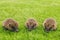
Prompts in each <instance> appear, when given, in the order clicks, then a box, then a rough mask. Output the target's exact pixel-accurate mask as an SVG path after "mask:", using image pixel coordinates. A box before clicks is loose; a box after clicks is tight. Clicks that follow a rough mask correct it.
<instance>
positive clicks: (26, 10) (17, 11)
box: [0, 0, 60, 40]
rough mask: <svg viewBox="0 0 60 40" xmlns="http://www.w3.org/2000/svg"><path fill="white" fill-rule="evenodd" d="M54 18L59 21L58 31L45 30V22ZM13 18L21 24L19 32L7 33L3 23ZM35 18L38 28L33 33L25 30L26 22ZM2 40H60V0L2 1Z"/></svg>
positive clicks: (0, 20) (0, 3)
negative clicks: (47, 31)
mask: <svg viewBox="0 0 60 40" xmlns="http://www.w3.org/2000/svg"><path fill="white" fill-rule="evenodd" d="M49 17H52V18H54V19H56V21H57V30H56V31H50V32H49V33H46V32H44V30H43V25H42V23H43V21H44V20H45V19H46V18H49ZM6 18H13V19H15V20H16V21H17V22H18V23H19V32H10V31H5V30H4V29H3V28H2V22H3V20H5V19H6ZM28 18H35V19H36V20H37V21H38V24H39V25H38V27H37V28H36V29H34V30H32V31H28V30H27V29H26V28H25V26H24V25H25V21H26V20H27V19H28ZM0 40H60V0H0Z"/></svg>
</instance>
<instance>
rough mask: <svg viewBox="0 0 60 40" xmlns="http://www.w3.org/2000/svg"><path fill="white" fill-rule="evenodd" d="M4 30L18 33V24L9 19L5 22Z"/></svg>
mask: <svg viewBox="0 0 60 40" xmlns="http://www.w3.org/2000/svg"><path fill="white" fill-rule="evenodd" d="M3 28H4V29H6V30H10V31H15V32H18V23H17V22H16V21H15V20H13V19H12V18H8V19H6V20H4V22H3Z"/></svg>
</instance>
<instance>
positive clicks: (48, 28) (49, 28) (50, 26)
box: [45, 24, 53, 32]
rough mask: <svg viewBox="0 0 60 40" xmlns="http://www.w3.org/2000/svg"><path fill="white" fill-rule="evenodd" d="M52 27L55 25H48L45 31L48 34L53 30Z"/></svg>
mask: <svg viewBox="0 0 60 40" xmlns="http://www.w3.org/2000/svg"><path fill="white" fill-rule="evenodd" d="M52 27H53V25H51V24H47V25H45V30H46V31H47V32H48V31H50V30H51V29H52Z"/></svg>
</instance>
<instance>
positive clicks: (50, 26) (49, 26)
mask: <svg viewBox="0 0 60 40" xmlns="http://www.w3.org/2000/svg"><path fill="white" fill-rule="evenodd" d="M43 26H44V29H45V31H47V32H49V31H50V30H56V28H57V26H56V21H55V20H54V19H52V18H47V19H46V20H45V21H44V23H43Z"/></svg>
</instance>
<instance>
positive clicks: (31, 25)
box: [26, 18, 37, 31]
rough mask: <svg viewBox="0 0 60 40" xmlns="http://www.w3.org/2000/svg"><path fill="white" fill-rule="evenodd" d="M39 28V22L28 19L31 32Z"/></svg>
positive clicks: (27, 25)
mask: <svg viewBox="0 0 60 40" xmlns="http://www.w3.org/2000/svg"><path fill="white" fill-rule="evenodd" d="M36 26H37V22H36V20H35V19H32V18H31V19H28V20H27V22H26V27H27V28H28V30H29V31H31V30H32V29H34V28H36Z"/></svg>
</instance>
